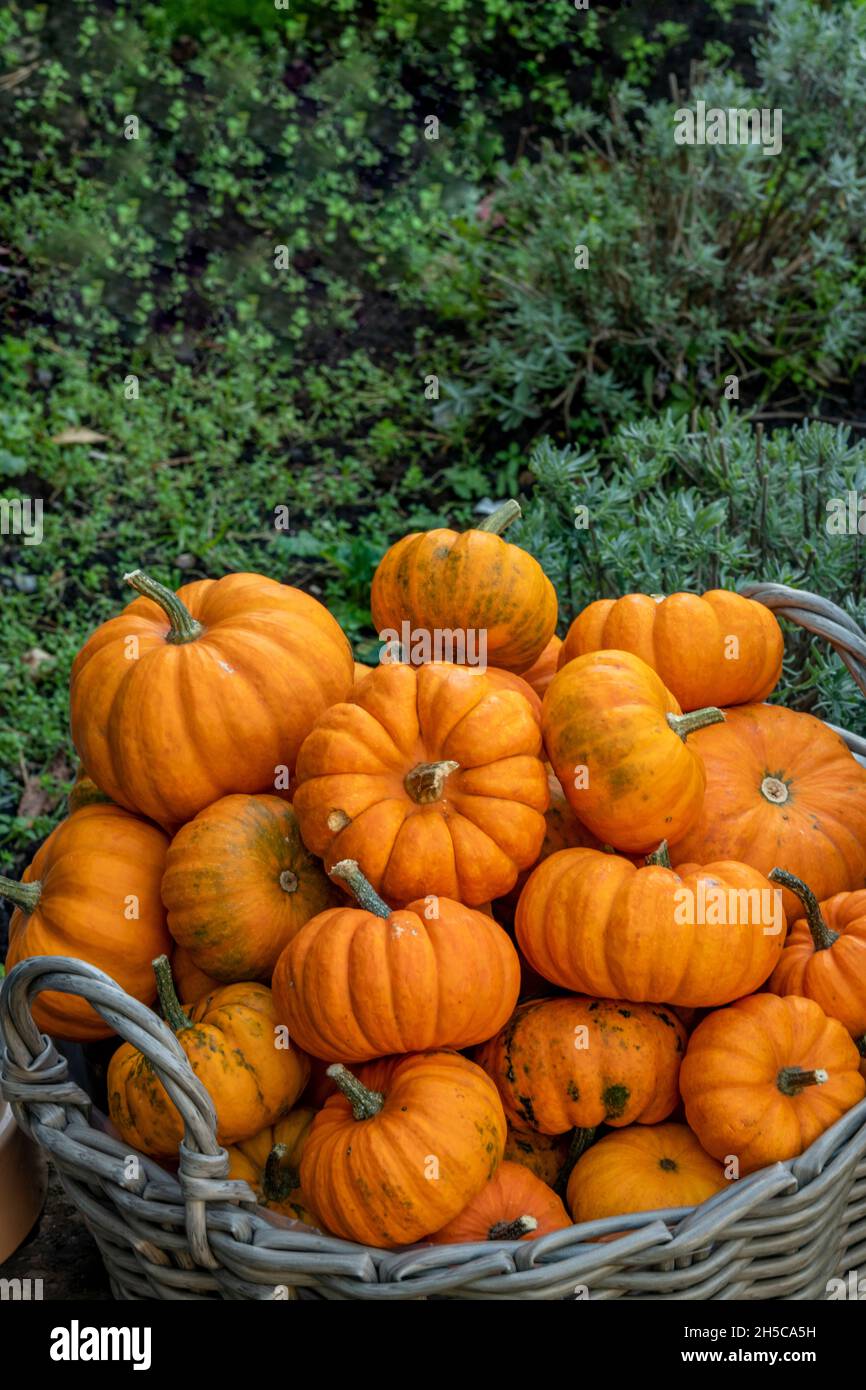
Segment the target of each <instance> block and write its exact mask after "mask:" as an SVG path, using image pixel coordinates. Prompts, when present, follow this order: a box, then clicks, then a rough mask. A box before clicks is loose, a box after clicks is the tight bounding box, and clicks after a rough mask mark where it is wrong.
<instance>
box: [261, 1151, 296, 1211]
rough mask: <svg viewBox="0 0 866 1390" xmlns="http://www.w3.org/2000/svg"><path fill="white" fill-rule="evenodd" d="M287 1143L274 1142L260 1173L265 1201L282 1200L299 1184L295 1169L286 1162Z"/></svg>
mask: <svg viewBox="0 0 866 1390" xmlns="http://www.w3.org/2000/svg"><path fill="white" fill-rule="evenodd" d="M288 1156H289V1148H288V1145H287V1144H274V1147H273V1148H272V1149H271V1151H270V1153H269V1154H268V1157H267V1161H266V1163H265V1167H264V1171H263V1173H262V1193H263V1194H264V1198H265V1201H266V1202H284V1201H285V1200H286V1198H287V1197H288V1195H289V1193H290V1192H292V1191H294V1189H295V1188H296V1187H298V1186H299V1185H300V1179H299V1177H298V1174H297V1172H296V1170H295V1169H294V1168H292V1167H290V1166H289V1165H288V1164H287V1163H286V1159H287V1158H288Z"/></svg>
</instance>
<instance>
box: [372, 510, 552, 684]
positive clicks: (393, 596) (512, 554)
mask: <svg viewBox="0 0 866 1390" xmlns="http://www.w3.org/2000/svg"><path fill="white" fill-rule="evenodd" d="M519 515H520V508H519V506H518V505H517V503H516V502H506V503H505V504H504V505H503V506H502V507H500V508H499V509H498V511H496V512H495V513H494V514H493V515H492V516H490V517H488V518H487V520H486V521H483V522H482V523H481V524H480V525H479V526H477V527H474V528H473V529H472V530H471V531H464V532H462V533H461V532H458V531H449V530H447V529H445V528H439V529H437V530H434V531H426V532H415V533H413V534H412V535H410V536H404V537H403V539H402V540H400V541H397V543H396V545H392V546H391V548H390V550H388V551H387V552H386V554H385V556H384V557H383V559H382V560H381V562H380V564H379V568H378V569H377V570H376V573H375V575H374V576H373V587H372V591H371V595H370V607H371V609H372V613H373V623H374V626H375V628H376V630H377V632H378V633H379V635H380V637H381V638H382V640H383V641H385V640H388V641H390V642H394V641H396V640H401V638H402V632H403V624H404V623H408V624H409V629H410V631H411V632H412V633H413V634H415V633H421V634H423V635H424V636H426V637H428V638H434V637H435V636H436V635H437V634H438V635H442V636H444V635H445V634H448V635H450V634H453V633H458V634H464V641H465V644H466V650H467V653H469V651H470V648H471V644H472V643H473V642H474V643H476V644H477V643H478V642H479V640H480V637H481V635H482V634H483V636H484V637H485V639H486V653H485V655H486V661H487V663H488V664H489V665H491V666H503V667H505V668H506V669H507V670H509V671H517V672H518V673H519V672H521V671H526V670H528V669H529V667H531V666H532V665H533V664H534V663H535V661H537V659H538V658H539V656H540V655H541V653H542V652H543V650H544V648H545V647H546V646H547V643H548V642H549V641H550V638H551V637H552V635H553V630H554V628H555V627H556V594H555V592H554V589H553V585H552V584H551V582H550V580H549V579H548V578H547V576H546V575H545V573H544V571H543V570H542V568H541V566H540V565H539V563H538V561H537V560H535V559H533V557H532V556H531V555H529V554H527V552H526V551H525V550H521V549H520V548H519V547H518V546H516V545H509V544H507V542H506V541H504V540H503V539H502V538H501V536H500V535H499V534H498V532H499V531H500V530H502V529H504V527H505V526H507V525H508V523H509V522H510V521H512V520H513V519H514V518H515V517H518V516H519ZM385 633H393V634H394V636H393V637H389V638H387V639H386V638H385V637H384V636H383V634H385ZM404 645H405V644H404ZM430 654H432V653H430ZM430 654H428V656H427V658H426V659H428V660H429V655H430ZM437 654H440V655H448V654H449V653H447V652H441V653H437ZM472 654H473V655H475V656H477V655H479V654H480V653H479V652H473V653H472Z"/></svg>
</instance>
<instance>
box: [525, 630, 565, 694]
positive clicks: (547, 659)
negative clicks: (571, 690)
mask: <svg viewBox="0 0 866 1390" xmlns="http://www.w3.org/2000/svg"><path fill="white" fill-rule="evenodd" d="M561 651H562V639H561V638H560V637H557V636H556V634H555V633H554V635H553V636H552V637H551V639H550V641H549V642H548V644H547V646H546V647H545V648H544V651H543V652H542V653H541V656H540V657H539V658H538V660H537V661H534V662H533V663H532V665H531V666H530V668H529V670H528V671H524V672H523V679H524V680H525V681H526V684H527V685H531V686H532V689H533V690H534V691H535V693H536V695H537V696H538V697H539V699H542V700H543V699H544V697H545V695H546V694H547V687H548V686H549V685H550V682H551V681H552V680H553V677H554V676H555V675H556V672H557V670H558V668H559V653H560V652H561Z"/></svg>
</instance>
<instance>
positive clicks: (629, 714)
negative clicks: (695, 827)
mask: <svg viewBox="0 0 866 1390" xmlns="http://www.w3.org/2000/svg"><path fill="white" fill-rule="evenodd" d="M723 719H724V715H723V714H722V712H721V710H718V709H705V710H697V711H694V712H692V713H691V714H685V715H684V714H682V713H681V711H680V707H679V705H678V704H677V702H676V700H675V699H674V697H673V696H672V695H671V693H670V691H669V690H667V689H666V688H665V686H664V685H663V684H662V682H661V681H660V680H659V678H658V676H657V675H656V674H655V672H654V671H652V670H650V668H649V666H647V665H646V663H645V662H643V661H641V659H640V657H637V656H632V655H631V654H630V653H629V652H620V651H602V652H591V653H590V654H589V655H587V656H581V657H578V658H577V659H576V660H575V661H570V662H569V663H568V664H567V665H566V666H563V667H562V668H561V670H560V671H559V673H558V675H556V676H555V677H554V679H553V681H552V682H551V685H550V687H549V689H548V691H547V694H546V695H545V697H544V710H543V714H542V728H543V731H544V744H545V748H546V749H547V755H548V757H549V759H550V761H551V763H552V765H553V770H554V772H555V773H556V775H557V777H558V778H559V780H560V782H561V783H562V788H563V791H564V792H565V795H566V797H567V798H568V801H569V804H570V805H571V808H572V810H573V811H574V813H575V815H576V816H578V818H579V819H580V820H581V821H583V823H584V825H587V826H588V827H589V829H590V830H591V831H592V832H593V834H594V835H597V836H598V838H599V839H600V840H603V841H605V842H606V843H608V844H611V845H613V846H614V847H615V848H616V849H624V850H641V851H644V852H646V851H648V850H651V849H653V848H654V847H655V846H656V845H657V844H658V843H659V841H660V840H664V839H677V838H680V837H681V836H683V835H684V834H685V833H686V831H687V830H688V829H689V827H690V826H691V825H692V824H693V823H694V821H695V820H696V818H697V816H698V815H699V814H700V810H701V805H702V802H703V794H704V780H705V779H704V770H703V766H702V764H701V760H700V758H699V757H698V755H697V753H696V752H695V751H694V745H693V744H692V745H689V744H687V743H686V741H685V740H686V736H687V735H688V734H690V733H692V732H693V731H694V730H696V729H699V728H701V727H703V725H705V724H709V723H715V722H716V721H719V720H723ZM723 857H726V858H734V857H735V856H733V855H731V856H722V855H718V856H713V858H719V859H721V858H723Z"/></svg>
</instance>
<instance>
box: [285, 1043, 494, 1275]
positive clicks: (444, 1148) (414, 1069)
mask: <svg viewBox="0 0 866 1390" xmlns="http://www.w3.org/2000/svg"><path fill="white" fill-rule="evenodd" d="M330 1073H331V1075H332V1076H333V1077H334V1080H335V1081H336V1082H337V1085H338V1086H339V1087H340V1094H338V1095H335V1096H332V1097H331V1098H330V1100H328V1101H327V1102H326V1104H325V1107H324V1109H323V1110H321V1111H320V1112H319V1114H318V1115H317V1116H316V1118H315V1120H314V1121H313V1127H312V1129H311V1131H310V1134H309V1137H308V1139H307V1142H306V1147H305V1148H304V1152H303V1156H302V1158H301V1187H302V1189H303V1191H304V1193H305V1194H306V1195H307V1197H308V1199H309V1202H310V1205H311V1207H312V1209H313V1211H314V1212H316V1213H317V1215H318V1217H319V1218H321V1221H322V1222H323V1223H324V1225H325V1227H326V1228H327V1230H329V1231H332V1232H333V1233H334V1234H335V1235H338V1236H342V1237H343V1239H344V1240H356V1241H360V1242H362V1243H363V1244H365V1245H375V1246H378V1247H380V1248H388V1247H390V1246H394V1245H406V1244H409V1243H410V1242H411V1241H415V1240H419V1239H420V1238H421V1237H422V1236H426V1235H429V1233H430V1232H431V1231H436V1230H439V1229H440V1228H441V1227H442V1226H444V1225H445V1223H446V1222H447V1221H450V1220H451V1219H452V1217H454V1216H456V1215H457V1213H458V1212H459V1211H462V1210H463V1208H464V1207H465V1206H466V1204H467V1202H469V1201H471V1199H472V1198H473V1197H474V1196H475V1195H476V1193H478V1192H480V1191H481V1188H482V1187H483V1186H484V1184H485V1183H487V1182H489V1181H490V1179H491V1177H492V1176H493V1174H494V1173H495V1171H496V1169H497V1167H498V1165H499V1163H500V1162H501V1160H502V1153H503V1150H504V1148H505V1116H504V1115H503V1113H502V1104H501V1102H500V1100H499V1096H498V1095H497V1092H496V1087H495V1086H494V1085H493V1082H492V1081H491V1080H490V1078H489V1076H487V1075H486V1074H485V1073H484V1072H483V1071H482V1070H481V1068H480V1067H477V1066H475V1065H474V1063H472V1062H470V1061H468V1060H467V1058H465V1057H461V1056H460V1054H459V1053H456V1052H423V1053H418V1054H410V1055H409V1056H406V1057H397V1058H390V1059H388V1060H387V1061H384V1062H373V1063H371V1064H370V1065H369V1066H367V1067H363V1068H362V1069H361V1070H360V1072H359V1073H358V1076H357V1077H355V1076H353V1075H352V1073H351V1072H348V1071H347V1070H346V1068H345V1067H342V1066H340V1065H339V1064H335V1065H334V1066H333V1067H331V1068H330Z"/></svg>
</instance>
